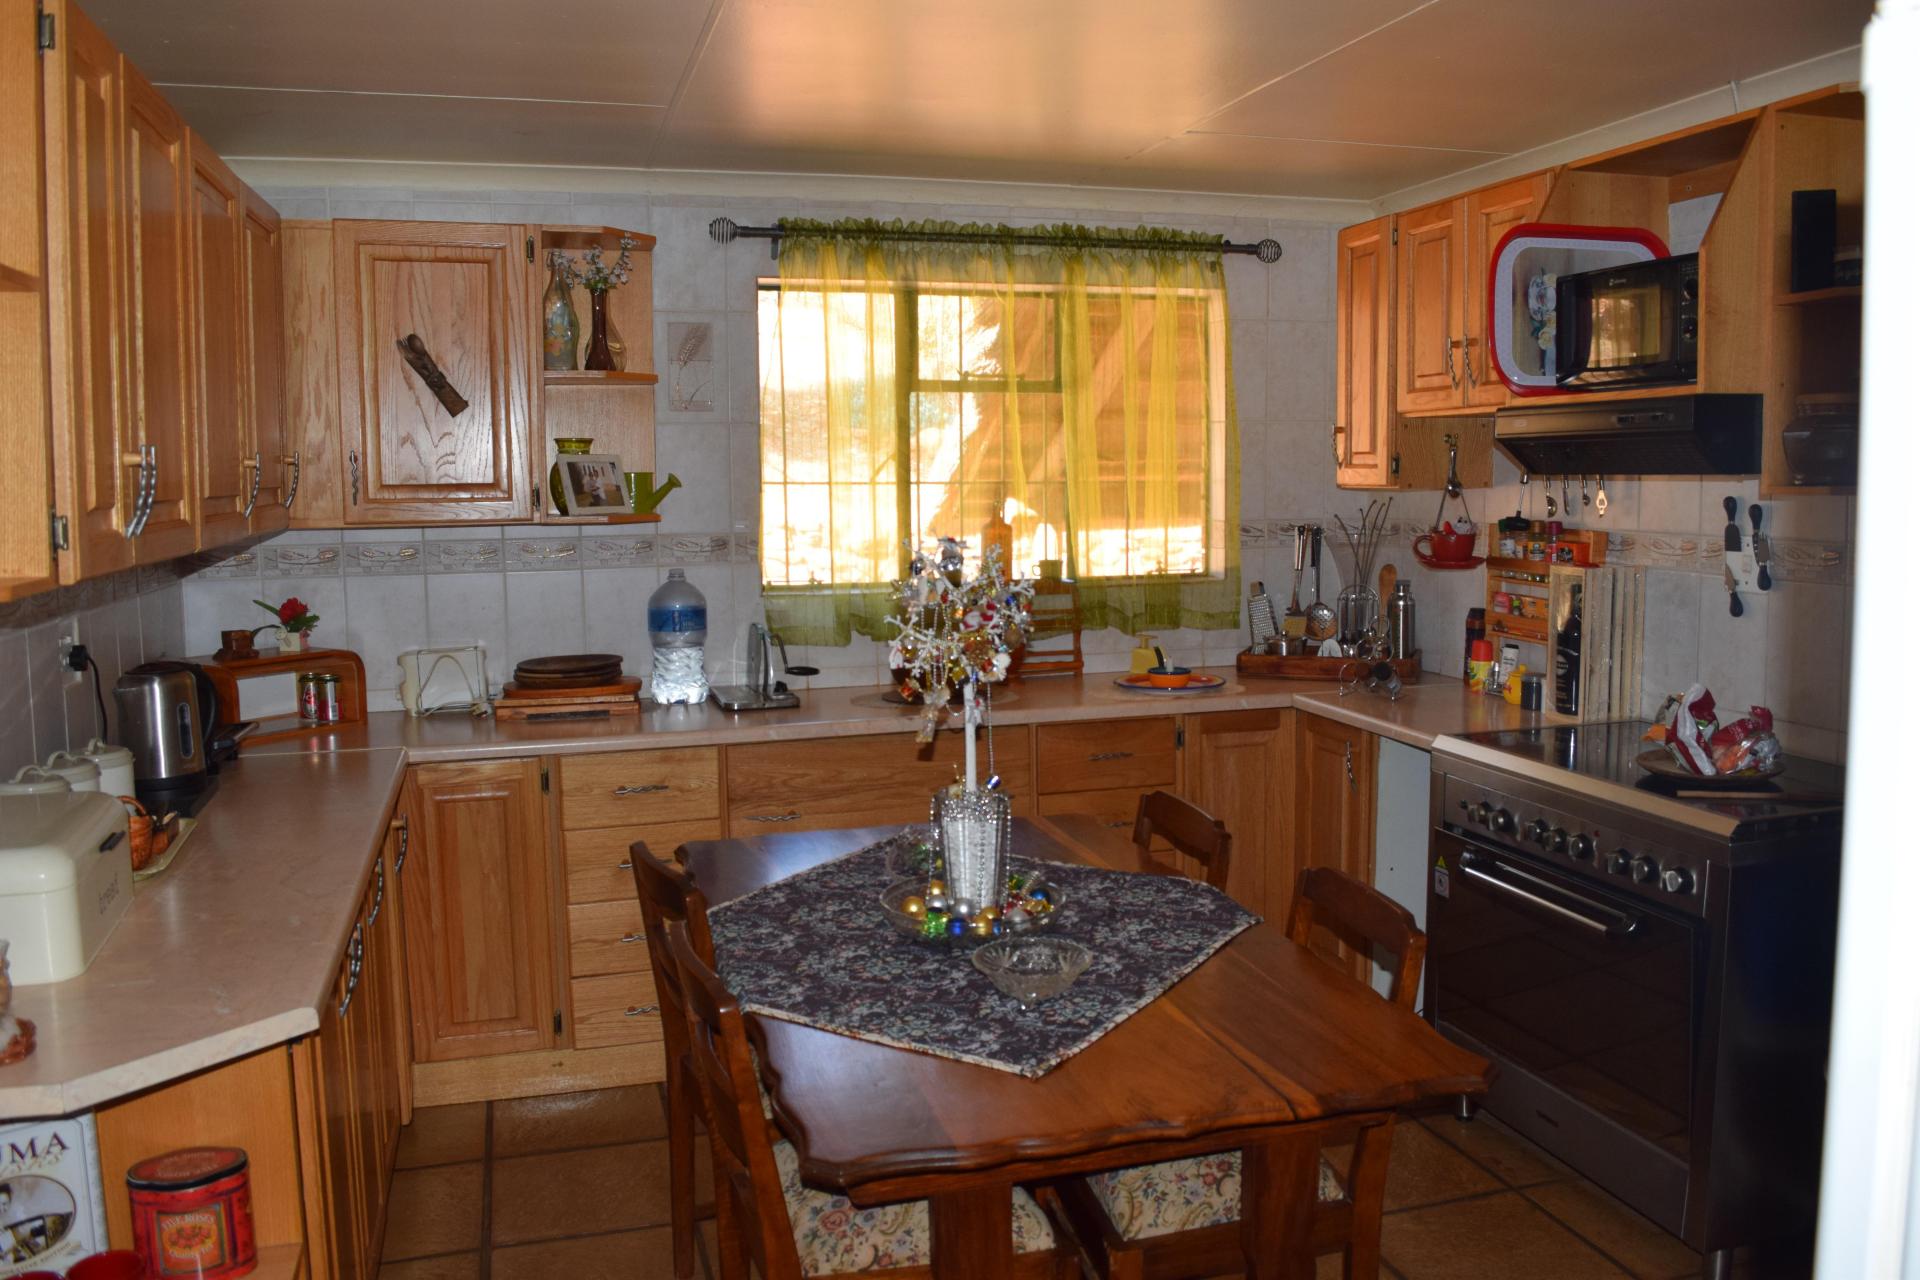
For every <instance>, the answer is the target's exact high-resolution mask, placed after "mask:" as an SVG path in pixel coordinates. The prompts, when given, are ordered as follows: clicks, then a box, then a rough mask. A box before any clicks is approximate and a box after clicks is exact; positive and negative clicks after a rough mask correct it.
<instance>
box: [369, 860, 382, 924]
mask: <svg viewBox="0 0 1920 1280" xmlns="http://www.w3.org/2000/svg"><path fill="white" fill-rule="evenodd" d="M386 901H387V864H386V863H384V862H382V861H380V860H379V859H378V858H376V859H374V863H373V910H372V911H369V912H368V913H367V923H368V924H372V923H373V922H374V921H375V920H378V919H379V918H380V908H381V907H383V906H385V905H386Z"/></svg>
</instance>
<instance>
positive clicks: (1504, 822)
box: [1487, 809, 1514, 836]
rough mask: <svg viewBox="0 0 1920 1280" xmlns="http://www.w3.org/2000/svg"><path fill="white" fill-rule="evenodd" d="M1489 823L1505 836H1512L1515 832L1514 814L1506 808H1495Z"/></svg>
mask: <svg viewBox="0 0 1920 1280" xmlns="http://www.w3.org/2000/svg"><path fill="white" fill-rule="evenodd" d="M1487 825H1488V826H1490V827H1492V828H1493V829H1494V830H1495V831H1498V832H1499V833H1500V834H1501V835H1503V836H1510V835H1512V834H1513V825H1514V824H1513V815H1512V814H1511V813H1509V812H1508V811H1507V810H1505V809H1495V810H1494V811H1493V816H1492V817H1490V818H1489V819H1488V820H1487Z"/></svg>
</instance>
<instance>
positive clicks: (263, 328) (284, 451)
mask: <svg viewBox="0 0 1920 1280" xmlns="http://www.w3.org/2000/svg"><path fill="white" fill-rule="evenodd" d="M242 196H243V199H242V216H241V220H240V266H241V270H242V271H243V273H244V279H243V283H242V288H241V298H242V300H243V303H244V307H245V314H244V325H243V329H244V336H245V338H246V362H245V364H244V366H243V367H242V378H243V385H242V394H243V399H244V404H245V408H246V417H247V436H248V439H247V443H248V444H249V445H250V446H251V447H252V451H253V452H252V456H251V458H250V465H249V467H248V471H249V476H248V485H249V498H250V503H249V505H250V506H251V508H252V511H251V514H250V516H249V518H248V522H247V523H248V528H249V529H250V531H251V532H252V533H253V535H254V536H255V537H260V536H263V535H266V534H272V533H278V532H279V531H280V530H282V529H284V528H286V527H287V508H288V506H289V505H290V503H289V499H288V493H289V490H290V489H291V488H292V486H293V484H294V483H295V479H294V478H295V474H296V471H297V468H298V467H299V460H298V459H297V458H295V457H294V456H293V455H292V454H291V453H290V452H288V449H289V446H288V444H287V418H286V414H287V404H286V353H285V348H284V331H285V326H286V321H285V317H284V315H283V302H282V298H281V293H282V288H281V279H280V272H281V267H280V215H279V214H278V213H275V212H274V209H273V206H272V205H270V204H268V203H267V202H266V201H265V200H262V199H261V198H260V197H259V196H258V195H256V194H254V193H253V192H252V191H251V190H247V189H245V188H242ZM256 485H257V487H254V486H256Z"/></svg>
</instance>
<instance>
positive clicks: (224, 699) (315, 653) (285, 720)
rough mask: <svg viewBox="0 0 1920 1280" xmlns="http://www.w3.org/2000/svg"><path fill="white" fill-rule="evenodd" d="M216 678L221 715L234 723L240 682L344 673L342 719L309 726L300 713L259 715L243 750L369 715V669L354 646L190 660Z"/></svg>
mask: <svg viewBox="0 0 1920 1280" xmlns="http://www.w3.org/2000/svg"><path fill="white" fill-rule="evenodd" d="M188 661H190V662H194V663H197V664H198V665H199V667H200V669H201V670H203V671H205V672H206V673H207V678H208V679H209V680H211V681H213V696H214V702H215V703H216V704H217V706H218V708H219V715H220V719H221V720H222V721H223V722H225V723H227V724H232V723H234V722H235V721H237V720H239V719H240V682H241V681H242V680H254V679H259V678H260V677H263V676H284V675H291V674H293V673H295V672H299V671H317V672H320V673H322V674H325V675H334V676H339V677H340V718H339V719H338V720H337V721H332V722H330V723H328V724H324V725H316V724H310V723H308V722H306V721H304V720H302V719H301V718H300V713H299V712H298V711H294V712H289V713H287V714H285V715H277V716H261V717H260V727H259V728H257V729H255V730H254V731H253V732H252V733H250V734H248V735H247V736H246V737H245V738H242V739H241V740H240V749H241V750H242V751H245V750H246V749H247V748H248V747H253V746H258V745H260V744H261V743H263V742H282V741H285V740H286V739H288V738H298V737H300V736H301V735H303V734H308V733H312V732H314V731H315V730H332V729H335V728H338V727H339V726H340V725H343V724H362V723H364V722H365V721H366V718H367V669H366V665H365V664H364V663H362V662H361V661H360V655H359V654H357V653H355V652H354V651H353V650H351V649H308V650H307V651H305V652H304V653H267V654H261V655H260V656H259V657H257V658H232V659H228V660H227V661H224V662H223V661H219V660H217V659H214V658H190V659H188Z"/></svg>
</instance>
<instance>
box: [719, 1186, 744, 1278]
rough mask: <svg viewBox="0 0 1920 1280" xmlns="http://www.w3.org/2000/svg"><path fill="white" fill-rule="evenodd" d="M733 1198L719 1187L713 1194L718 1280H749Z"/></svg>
mask: <svg viewBox="0 0 1920 1280" xmlns="http://www.w3.org/2000/svg"><path fill="white" fill-rule="evenodd" d="M735 1213H736V1209H735V1206H734V1203H733V1198H732V1197H731V1196H729V1195H728V1194H727V1192H726V1191H725V1190H724V1189H722V1188H719V1187H715V1188H714V1193H713V1238H714V1242H715V1247H716V1251H717V1252H718V1253H719V1255H720V1256H719V1258H717V1259H716V1260H715V1262H716V1265H717V1267H718V1269H719V1272H720V1280H751V1277H750V1273H749V1271H748V1267H747V1255H746V1254H745V1252H744V1251H742V1250H741V1248H740V1225H741V1224H740V1223H739V1222H737V1221H735Z"/></svg>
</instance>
